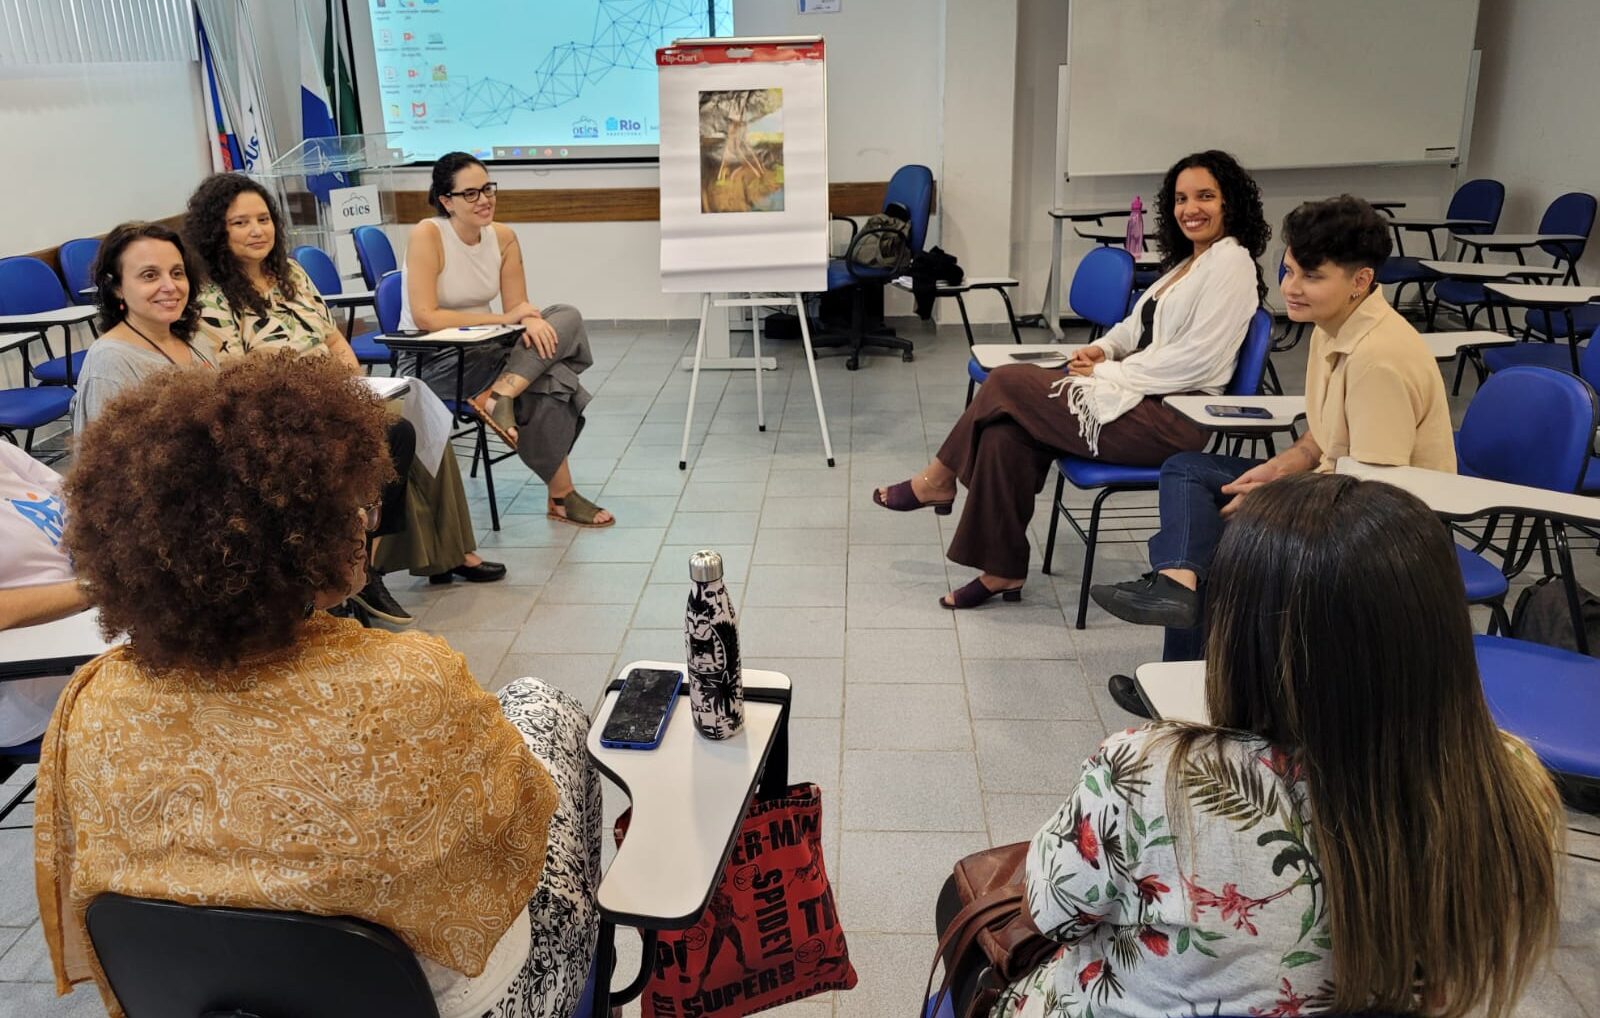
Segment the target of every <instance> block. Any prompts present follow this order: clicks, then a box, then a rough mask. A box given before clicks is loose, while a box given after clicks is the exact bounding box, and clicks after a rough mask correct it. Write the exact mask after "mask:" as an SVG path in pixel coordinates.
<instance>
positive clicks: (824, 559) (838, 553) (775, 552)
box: [751, 527, 849, 566]
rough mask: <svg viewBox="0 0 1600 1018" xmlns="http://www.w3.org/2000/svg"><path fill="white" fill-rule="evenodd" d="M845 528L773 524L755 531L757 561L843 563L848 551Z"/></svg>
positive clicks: (784, 564)
mask: <svg viewBox="0 0 1600 1018" xmlns="http://www.w3.org/2000/svg"><path fill="white" fill-rule="evenodd" d="M845 535H846V532H845V530H844V528H842V527H841V528H837V529H834V528H826V529H824V528H820V527H813V528H795V529H789V528H773V527H769V528H766V529H763V530H760V531H757V532H756V547H755V556H754V558H753V559H752V560H751V561H752V562H754V563H755V564H756V565H775V566H804V565H820V566H843V565H844V564H845V551H846V549H847V548H848V547H849V544H848V543H847V541H846V540H845Z"/></svg>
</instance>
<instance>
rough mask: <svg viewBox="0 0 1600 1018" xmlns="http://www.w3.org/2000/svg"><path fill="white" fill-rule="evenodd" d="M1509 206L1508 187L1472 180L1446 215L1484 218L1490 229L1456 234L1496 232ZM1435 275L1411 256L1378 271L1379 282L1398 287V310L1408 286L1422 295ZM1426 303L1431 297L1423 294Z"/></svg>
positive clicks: (1472, 228)
mask: <svg viewBox="0 0 1600 1018" xmlns="http://www.w3.org/2000/svg"><path fill="white" fill-rule="evenodd" d="M1505 204H1506V186H1505V185H1504V184H1502V183H1500V181H1498V180H1469V181H1467V182H1466V183H1465V184H1462V185H1461V186H1460V187H1458V188H1456V193H1455V194H1454V195H1452V196H1451V197H1450V206H1449V207H1448V208H1447V209H1445V215H1446V216H1447V217H1448V218H1451V219H1481V220H1483V221H1484V222H1485V223H1487V224H1488V225H1487V226H1463V227H1459V228H1457V229H1454V230H1452V231H1451V232H1453V233H1493V232H1494V231H1495V228H1496V227H1497V226H1499V225H1500V212H1501V210H1502V209H1503V208H1505ZM1434 278H1435V277H1434V274H1433V273H1432V272H1429V271H1428V270H1427V269H1425V268H1423V267H1422V259H1420V258H1413V257H1411V256H1409V255H1392V256H1390V257H1389V258H1388V259H1387V260H1385V261H1384V263H1383V266H1382V267H1381V268H1379V269H1378V282H1380V283H1383V284H1386V285H1390V284H1392V285H1393V286H1394V288H1395V289H1394V300H1393V302H1392V303H1393V304H1394V306H1395V307H1399V306H1400V293H1401V291H1403V290H1404V289H1405V288H1406V284H1407V283H1414V284H1416V287H1417V290H1418V291H1419V292H1421V291H1423V290H1424V289H1425V288H1426V286H1427V284H1428V283H1429V282H1430V281H1432V280H1433V279H1434ZM1423 302H1424V304H1426V302H1427V295H1426V293H1424V294H1423Z"/></svg>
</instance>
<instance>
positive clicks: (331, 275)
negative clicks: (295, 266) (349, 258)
mask: <svg viewBox="0 0 1600 1018" xmlns="http://www.w3.org/2000/svg"><path fill="white" fill-rule="evenodd" d="M289 257H291V258H293V259H294V260H295V261H297V262H299V263H300V267H301V268H302V269H305V270H306V275H308V276H310V277H311V285H312V286H314V287H316V288H317V292H318V293H320V294H322V295H323V296H324V297H327V296H331V295H333V294H336V293H343V292H344V283H343V282H341V281H340V279H339V267H338V266H336V265H334V264H333V259H332V258H330V257H328V252H326V251H324V250H322V248H320V247H312V246H311V245H310V244H302V245H300V246H299V247H297V248H295V249H294V250H293V251H290V252H289Z"/></svg>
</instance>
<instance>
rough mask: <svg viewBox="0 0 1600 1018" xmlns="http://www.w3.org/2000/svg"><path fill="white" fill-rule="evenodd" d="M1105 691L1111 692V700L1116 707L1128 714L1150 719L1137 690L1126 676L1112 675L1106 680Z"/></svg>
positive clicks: (1148, 709) (1147, 708)
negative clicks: (1115, 703) (1114, 702)
mask: <svg viewBox="0 0 1600 1018" xmlns="http://www.w3.org/2000/svg"><path fill="white" fill-rule="evenodd" d="M1106 689H1108V690H1110V692H1111V699H1113V700H1115V701H1117V706H1118V707H1121V708H1122V709H1123V710H1125V711H1127V712H1128V713H1129V714H1137V715H1138V716H1139V717H1142V718H1147V717H1150V716H1151V714H1150V708H1149V707H1146V706H1145V705H1144V700H1143V699H1142V698H1141V697H1140V696H1139V688H1138V687H1137V686H1135V685H1134V684H1133V680H1132V679H1130V678H1129V677H1128V676H1126V675H1113V676H1111V678H1109V679H1107V680H1106Z"/></svg>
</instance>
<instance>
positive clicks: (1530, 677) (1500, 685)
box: [1473, 636, 1600, 780]
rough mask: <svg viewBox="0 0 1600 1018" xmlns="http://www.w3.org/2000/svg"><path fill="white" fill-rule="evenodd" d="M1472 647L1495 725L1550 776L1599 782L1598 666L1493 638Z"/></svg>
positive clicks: (1575, 656) (1598, 663) (1549, 649)
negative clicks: (1517, 741) (1528, 750)
mask: <svg viewBox="0 0 1600 1018" xmlns="http://www.w3.org/2000/svg"><path fill="white" fill-rule="evenodd" d="M1473 644H1474V646H1475V649H1476V650H1477V656H1478V674H1479V676H1480V678H1481V679H1482V680H1483V697H1484V699H1485V700H1486V701H1487V702H1488V704H1489V713H1490V714H1492V715H1493V716H1494V722H1495V724H1496V725H1498V726H1499V727H1501V728H1503V729H1505V730H1506V731H1508V732H1510V733H1511V734H1512V735H1515V736H1517V737H1518V738H1520V739H1522V740H1523V741H1524V742H1526V743H1527V744H1528V745H1529V746H1530V747H1532V749H1533V752H1534V754H1535V755H1537V756H1538V758H1539V762H1540V763H1542V764H1544V765H1545V766H1546V767H1547V768H1549V769H1550V770H1552V771H1556V772H1558V773H1560V774H1569V775H1576V776H1578V777H1582V778H1588V779H1591V780H1593V779H1597V778H1600V739H1596V738H1595V737H1594V733H1595V731H1596V730H1597V729H1600V661H1596V660H1595V659H1594V658H1592V657H1589V656H1588V655H1585V654H1574V653H1573V652H1572V651H1569V650H1562V649H1561V648H1559V647H1547V646H1545V645H1544V644H1542V643H1529V642H1527V641H1525V640H1512V639H1508V638H1505V637H1498V636H1476V637H1473Z"/></svg>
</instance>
